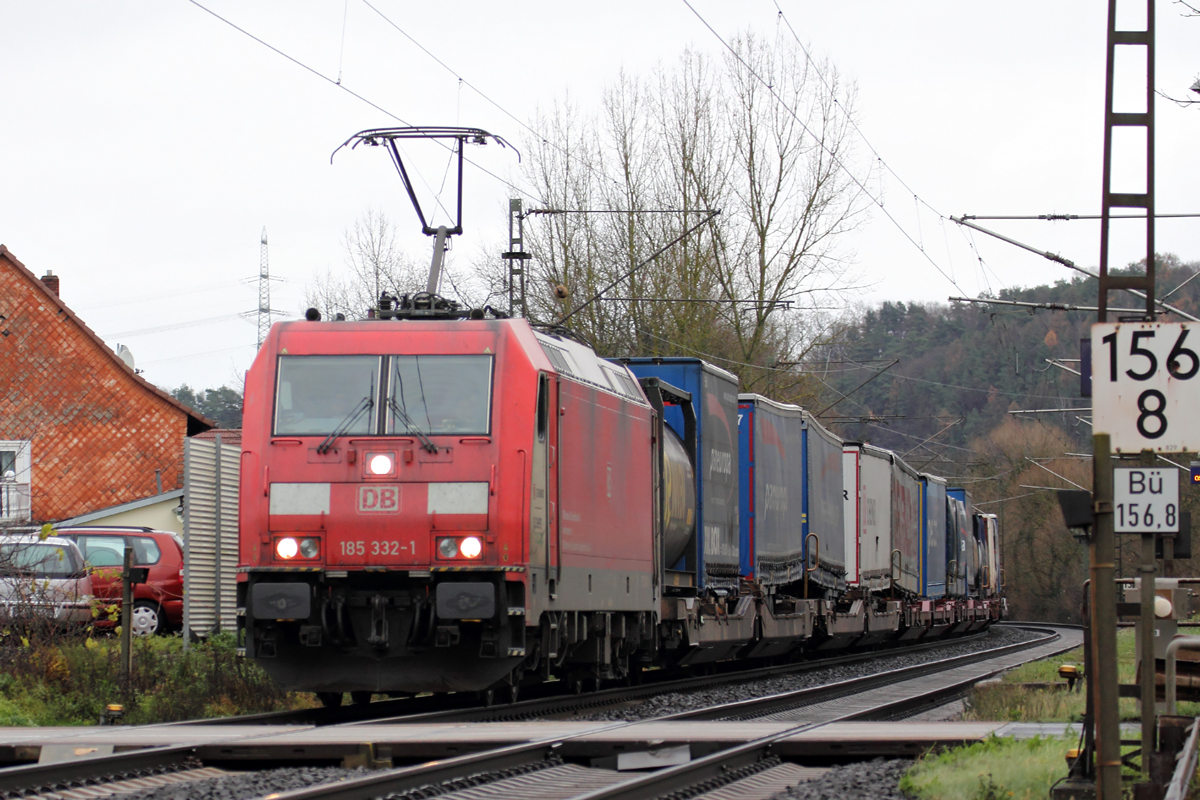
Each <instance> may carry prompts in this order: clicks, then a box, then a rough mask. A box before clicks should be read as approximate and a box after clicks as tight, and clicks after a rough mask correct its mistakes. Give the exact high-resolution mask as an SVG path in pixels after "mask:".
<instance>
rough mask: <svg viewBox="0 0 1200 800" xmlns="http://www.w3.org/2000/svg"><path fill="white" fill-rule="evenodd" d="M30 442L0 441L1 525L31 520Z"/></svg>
mask: <svg viewBox="0 0 1200 800" xmlns="http://www.w3.org/2000/svg"><path fill="white" fill-rule="evenodd" d="M29 450H30V447H29V442H21V441H4V440H0V523H3V522H27V521H28V520H29V511H30V509H29V488H30V483H31V481H30V476H31V471H30V457H29Z"/></svg>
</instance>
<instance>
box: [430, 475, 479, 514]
mask: <svg viewBox="0 0 1200 800" xmlns="http://www.w3.org/2000/svg"><path fill="white" fill-rule="evenodd" d="M487 510H488V485H487V483H486V482H480V483H431V484H429V500H428V503H427V505H426V513H429V514H486V513H487Z"/></svg>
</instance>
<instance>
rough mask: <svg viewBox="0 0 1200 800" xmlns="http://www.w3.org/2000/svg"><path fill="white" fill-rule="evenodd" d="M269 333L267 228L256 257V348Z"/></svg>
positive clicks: (269, 288)
mask: <svg viewBox="0 0 1200 800" xmlns="http://www.w3.org/2000/svg"><path fill="white" fill-rule="evenodd" d="M270 332H271V270H270V268H269V266H268V263H267V227H266V226H265V225H264V226H263V229H262V246H261V247H260V248H259V256H258V346H259V347H262V343H263V340H264V339H266V338H267V334H268V333H270Z"/></svg>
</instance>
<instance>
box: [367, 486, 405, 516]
mask: <svg viewBox="0 0 1200 800" xmlns="http://www.w3.org/2000/svg"><path fill="white" fill-rule="evenodd" d="M399 510H400V487H399V486H360V487H358V513H360V514H395V513H396V512H397V511H399Z"/></svg>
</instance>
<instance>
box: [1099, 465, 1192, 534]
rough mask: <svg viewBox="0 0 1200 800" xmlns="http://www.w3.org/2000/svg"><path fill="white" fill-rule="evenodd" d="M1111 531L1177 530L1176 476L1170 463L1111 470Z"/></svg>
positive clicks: (1147, 531) (1177, 483)
mask: <svg viewBox="0 0 1200 800" xmlns="http://www.w3.org/2000/svg"><path fill="white" fill-rule="evenodd" d="M1113 522H1114V532H1115V533H1178V532H1179V476H1178V475H1177V474H1176V473H1175V468H1174V467H1169V468H1167V469H1154V468H1150V467H1134V468H1126V467H1121V468H1118V469H1114V470H1113Z"/></svg>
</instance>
